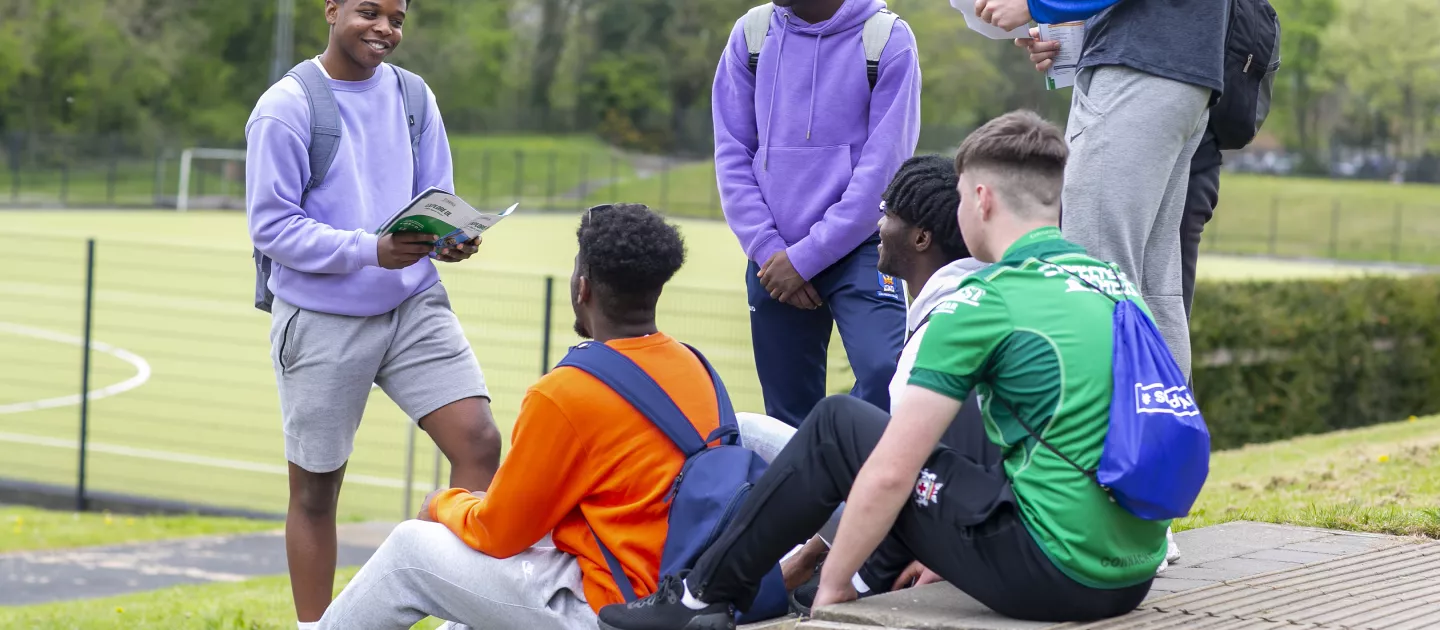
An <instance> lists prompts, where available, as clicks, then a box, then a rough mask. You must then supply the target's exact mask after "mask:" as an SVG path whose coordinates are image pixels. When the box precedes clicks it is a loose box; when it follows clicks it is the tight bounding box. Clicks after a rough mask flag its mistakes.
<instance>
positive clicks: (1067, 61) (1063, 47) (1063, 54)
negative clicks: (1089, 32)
mask: <svg viewBox="0 0 1440 630" xmlns="http://www.w3.org/2000/svg"><path fill="white" fill-rule="evenodd" d="M1040 41H1046V42H1060V54H1059V56H1057V57H1055V63H1054V65H1052V66H1050V69H1049V70H1046V71H1045V89H1047V90H1058V89H1061V88H1067V87H1071V86H1073V85H1075V72H1076V70H1077V65H1078V64H1079V63H1080V52H1081V49H1083V48H1084V46H1085V23H1084V22H1063V23H1061V24H1041V25H1040Z"/></svg>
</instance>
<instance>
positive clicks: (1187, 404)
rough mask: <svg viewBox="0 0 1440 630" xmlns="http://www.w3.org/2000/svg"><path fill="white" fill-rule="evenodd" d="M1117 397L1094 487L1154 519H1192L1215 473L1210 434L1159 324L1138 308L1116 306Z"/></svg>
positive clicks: (1124, 304) (1127, 304) (1113, 399)
mask: <svg viewBox="0 0 1440 630" xmlns="http://www.w3.org/2000/svg"><path fill="white" fill-rule="evenodd" d="M1114 327H1115V351H1114V355H1113V356H1114V361H1115V365H1114V374H1115V376H1114V379H1115V391H1114V393H1113V394H1112V395H1111V398H1110V430H1109V432H1107V433H1106V434H1105V447H1104V450H1102V451H1101V453H1100V467H1099V468H1098V469H1097V470H1096V481H1098V482H1099V483H1100V486H1101V487H1103V488H1106V489H1107V490H1109V491H1110V494H1111V496H1113V497H1115V502H1116V503H1118V504H1120V507H1122V508H1125V510H1126V511H1128V512H1130V513H1131V514H1134V515H1135V516H1138V517H1140V518H1143V519H1145V520H1150V521H1161V520H1166V519H1173V518H1180V517H1183V516H1185V515H1187V514H1189V513H1190V508H1191V506H1193V505H1195V499H1196V498H1197V497H1199V496H1200V489H1201V488H1202V487H1204V485H1205V479H1206V477H1208V476H1209V474H1210V432H1209V430H1208V429H1206V427H1205V418H1203V417H1202V416H1201V415H1200V408H1199V407H1198V406H1196V405H1195V397H1194V395H1193V394H1191V393H1190V387H1189V386H1188V385H1186V382H1185V374H1184V373H1183V372H1181V371H1180V366H1179V365H1178V364H1177V363H1176V362H1175V357H1174V356H1173V355H1171V354H1170V348H1169V346H1168V345H1166V344H1165V338H1164V337H1161V336H1160V331H1159V330H1157V329H1156V328H1155V323H1154V322H1152V321H1150V318H1149V317H1147V316H1146V315H1145V312H1144V311H1142V310H1140V307H1138V306H1136V305H1135V303H1134V302H1132V301H1130V300H1121V301H1119V302H1117V303H1116V305H1115V317H1114Z"/></svg>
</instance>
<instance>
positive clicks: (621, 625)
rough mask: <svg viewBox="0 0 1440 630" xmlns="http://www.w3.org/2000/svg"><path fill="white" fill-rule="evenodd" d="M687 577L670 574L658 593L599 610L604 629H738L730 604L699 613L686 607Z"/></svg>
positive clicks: (712, 606) (664, 579)
mask: <svg viewBox="0 0 1440 630" xmlns="http://www.w3.org/2000/svg"><path fill="white" fill-rule="evenodd" d="M684 596H685V582H684V576H683V575H680V576H675V575H667V576H665V577H663V578H661V579H660V584H659V585H658V586H656V587H655V592H654V593H651V594H650V595H649V596H647V597H644V598H641V599H637V600H635V601H633V602H630V603H628V604H611V605H609V606H606V607H604V608H601V609H600V628H601V630H735V613H734V611H733V610H732V609H731V607H730V605H729V604H725V603H721V604H711V605H709V606H706V607H705V608H702V609H700V610H695V609H692V608H690V607H689V606H686V605H685V603H684V602H683V601H681V599H682V598H683V597H684Z"/></svg>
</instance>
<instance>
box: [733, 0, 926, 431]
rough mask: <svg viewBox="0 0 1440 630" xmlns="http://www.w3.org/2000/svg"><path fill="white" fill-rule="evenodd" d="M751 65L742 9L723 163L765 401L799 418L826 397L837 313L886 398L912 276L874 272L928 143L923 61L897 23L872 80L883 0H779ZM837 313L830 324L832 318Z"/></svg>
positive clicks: (869, 396)
mask: <svg viewBox="0 0 1440 630" xmlns="http://www.w3.org/2000/svg"><path fill="white" fill-rule="evenodd" d="M774 5H775V9H774V13H773V14H772V15H771V18H770V24H769V30H768V34H767V35H766V36H765V43H764V45H763V47H762V48H761V51H760V54H759V58H758V63H757V64H756V67H755V70H754V71H753V72H752V71H751V69H750V65H749V58H750V55H749V49H748V47H747V45H746V39H745V19H744V18H742V19H741V20H740V21H738V22H737V23H736V25H735V29H734V30H733V31H732V32H731V34H730V40H729V44H728V45H727V46H726V48H725V51H724V54H723V55H722V56H721V58H720V64H719V69H718V70H717V71H716V73H715V85H714V94H713V101H712V103H713V104H712V108H713V118H714V122H715V166H716V174H717V179H718V180H719V186H720V195H721V199H722V202H723V206H724V209H725V219H726V221H727V222H728V223H729V224H730V228H731V230H732V231H734V232H735V236H736V237H737V238H738V239H739V241H740V246H741V247H742V248H743V249H744V250H745V255H746V256H747V257H748V258H749V259H750V263H749V267H748V269H747V271H746V278H745V279H746V285H747V287H748V290H749V301H750V324H751V336H752V339H753V343H754V352H755V363H756V370H757V371H758V373H759V377H760V386H761V389H762V391H763V393H764V396H765V412H766V414H767V415H770V416H772V417H775V418H778V419H780V420H782V421H784V422H786V423H789V424H791V425H795V426H799V424H800V422H801V421H802V420H803V419H804V418H805V416H806V415H807V414H808V413H809V412H810V409H811V408H812V407H814V406H815V404H816V403H818V402H819V401H820V400H821V399H822V398H823V397H824V396H825V394H826V392H825V369H826V355H827V351H828V348H829V342H830V331H831V328H832V326H833V325H838V326H839V329H840V338H841V340H842V341H843V342H844V344H845V353H846V355H848V357H849V359H850V365H851V368H852V369H853V371H854V373H855V386H854V389H853V390H852V391H851V393H852V394H853V395H855V396H856V397H859V398H861V399H864V400H866V401H868V402H870V403H872V404H874V405H876V406H879V407H880V408H882V409H884V408H888V407H889V392H888V384H889V382H890V378H891V377H892V376H893V375H894V372H895V358H896V357H897V356H898V355H899V353H900V348H901V346H902V344H903V341H904V335H905V298H904V290H903V288H902V287H901V286H899V285H900V281H899V279H897V278H894V277H893V276H887V275H884V274H881V273H880V272H879V271H878V270H877V269H876V264H877V262H878V260H879V254H878V251H877V250H876V246H877V245H878V244H879V236H878V235H877V233H876V225H877V223H878V221H879V219H880V216H881V214H882V212H881V209H880V195H881V193H882V192H884V190H885V187H886V185H887V184H888V183H889V181H890V178H891V177H892V176H894V174H895V172H896V171H897V170H898V169H899V168H900V164H901V163H902V162H904V161H905V160H906V159H907V158H909V157H911V156H912V155H913V154H914V152H915V145H916V143H917V142H918V140H919V133H920V67H919V62H918V59H917V57H916V51H915V37H914V35H913V34H912V33H911V31H910V28H909V26H908V25H906V24H905V23H904V22H903V21H900V20H896V21H895V22H894V24H893V26H892V27H891V32H890V39H889V42H888V43H887V45H886V46H885V49H884V52H883V54H882V55H881V57H880V60H879V68H878V70H879V71H878V77H877V79H876V82H875V85H874V87H873V89H872V87H871V85H870V83H869V80H868V78H867V72H866V58H865V51H864V48H863V46H862V37H861V34H862V31H863V30H864V26H865V22H866V20H868V19H870V18H871V17H872V16H874V15H875V14H876V13H878V12H880V11H882V10H885V3H884V2H883V1H882V0H777V1H776V2H775V3H774ZM832 322H833V324H832Z"/></svg>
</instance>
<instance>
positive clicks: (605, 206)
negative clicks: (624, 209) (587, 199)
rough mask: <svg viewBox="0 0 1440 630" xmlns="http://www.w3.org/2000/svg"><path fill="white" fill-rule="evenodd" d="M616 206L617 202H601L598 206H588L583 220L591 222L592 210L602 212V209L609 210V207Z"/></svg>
mask: <svg viewBox="0 0 1440 630" xmlns="http://www.w3.org/2000/svg"><path fill="white" fill-rule="evenodd" d="M614 207H615V204H613V203H602V204H600V205H598V206H590V207H589V208H587V209H586V210H585V216H584V217H583V218H582V219H581V220H582V221H583V222H585V223H589V222H590V213H591V212H600V211H603V210H609V209H611V208H614Z"/></svg>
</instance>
